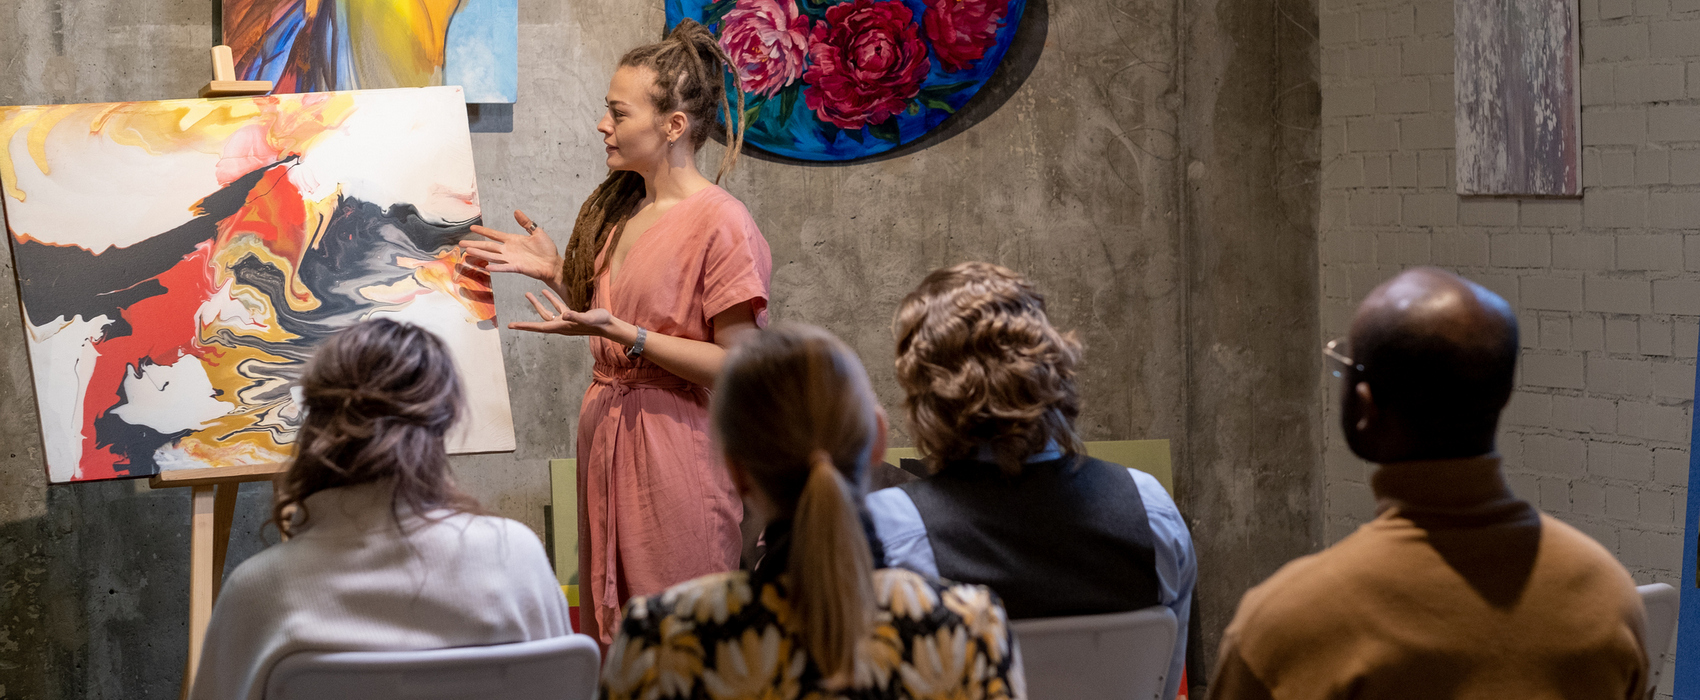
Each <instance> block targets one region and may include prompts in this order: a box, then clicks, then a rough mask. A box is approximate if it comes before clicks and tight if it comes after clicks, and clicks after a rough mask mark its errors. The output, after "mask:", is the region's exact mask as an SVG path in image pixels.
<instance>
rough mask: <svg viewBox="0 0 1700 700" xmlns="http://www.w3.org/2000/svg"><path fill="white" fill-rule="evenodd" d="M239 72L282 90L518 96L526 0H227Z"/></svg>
mask: <svg viewBox="0 0 1700 700" xmlns="http://www.w3.org/2000/svg"><path fill="white" fill-rule="evenodd" d="M223 3H224V4H223V9H224V42H225V43H226V44H229V45H230V49H231V52H232V53H233V54H234V57H235V59H236V73H237V77H238V78H240V79H242V80H269V81H271V82H272V83H273V84H274V85H275V88H276V89H275V90H274V92H278V93H295V92H323V91H331V90H361V89H371V88H401V87H431V86H436V85H459V86H460V87H461V89H462V90H463V91H464V92H465V93H466V101H467V102H474V103H512V102H515V101H517V100H518V98H519V47H518V44H519V1H518V0H316V1H314V2H303V0H223Z"/></svg>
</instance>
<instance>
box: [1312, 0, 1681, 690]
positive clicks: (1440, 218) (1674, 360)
mask: <svg viewBox="0 0 1700 700" xmlns="http://www.w3.org/2000/svg"><path fill="white" fill-rule="evenodd" d="M1580 8H1581V20H1582V35H1581V40H1582V46H1581V49H1582V54H1581V55H1582V68H1581V71H1582V72H1581V76H1582V102H1583V113H1582V141H1583V146H1584V156H1583V171H1582V172H1583V180H1584V184H1585V186H1586V189H1585V195H1584V196H1583V197H1582V198H1581V199H1580V200H1538V199H1524V200H1517V199H1474V198H1470V199H1461V198H1459V197H1457V196H1456V195H1454V194H1453V192H1454V175H1453V138H1454V131H1453V92H1452V72H1453V65H1452V53H1453V43H1452V35H1453V12H1452V3H1451V2H1450V1H1449V0H1391V1H1389V0H1324V2H1323V5H1322V12H1323V14H1322V46H1323V54H1322V55H1323V62H1322V78H1323V83H1322V84H1323V95H1322V96H1323V102H1322V115H1323V117H1322V124H1323V147H1322V149H1323V159H1324V168H1323V172H1324V178H1323V184H1322V238H1321V244H1320V255H1321V265H1320V271H1321V277H1320V278H1321V283H1322V292H1323V300H1322V328H1323V331H1324V333H1323V335H1321V336H1318V342H1321V340H1322V339H1324V338H1327V337H1336V336H1340V335H1344V334H1345V332H1346V327H1347V324H1348V322H1349V320H1350V316H1351V313H1352V309H1353V307H1354V306H1355V304H1356V303H1357V300H1359V299H1361V298H1362V297H1363V295H1364V294H1365V293H1367V292H1368V291H1369V290H1370V289H1372V288H1373V287H1374V286H1375V285H1377V284H1379V283H1380V282H1381V281H1382V280H1384V279H1386V278H1387V277H1389V276H1391V275H1392V274H1393V273H1394V272H1396V271H1397V270H1399V269H1401V268H1403V267H1406V266H1410V265H1426V264H1432V265H1440V266H1443V267H1446V268H1448V269H1451V270H1454V271H1456V272H1458V273H1459V274H1462V275H1465V276H1467V277H1470V278H1471V279H1474V280H1476V281H1478V282H1481V283H1482V284H1484V285H1486V286H1487V287H1489V288H1491V289H1493V290H1494V291H1496V292H1498V293H1499V294H1500V295H1502V296H1504V297H1505V298H1506V300H1507V301H1509V302H1511V304H1512V306H1513V307H1515V308H1516V309H1517V311H1518V319H1519V324H1520V326H1521V330H1522V340H1523V355H1522V363H1521V367H1520V370H1519V377H1518V388H1517V393H1516V395H1515V397H1514V398H1513V399H1512V404H1511V408H1510V410H1509V411H1508V412H1507V413H1506V415H1505V418H1504V421H1503V426H1502V430H1501V438H1500V451H1501V452H1502V453H1503V454H1504V456H1505V461H1506V466H1507V471H1508V472H1509V473H1510V475H1511V477H1510V478H1511V482H1512V485H1513V487H1514V488H1515V489H1516V490H1517V492H1518V494H1519V495H1521V496H1523V497H1524V498H1527V499H1528V500H1530V501H1531V502H1534V503H1537V504H1538V505H1539V506H1540V507H1541V508H1542V509H1544V510H1546V511H1547V512H1549V513H1552V514H1553V515H1555V516H1557V517H1560V518H1563V519H1564V520H1565V521H1567V522H1569V523H1571V524H1573V525H1575V526H1577V527H1578V528H1580V529H1582V530H1583V531H1584V532H1587V533H1588V534H1589V535H1591V536H1593V537H1594V538H1595V539H1597V540H1599V541H1600V542H1601V543H1602V544H1604V545H1605V546H1606V547H1607V548H1609V549H1610V550H1611V551H1612V553H1614V554H1616V555H1617V557H1618V559H1619V560H1620V561H1622V562H1623V563H1624V565H1626V566H1627V567H1629V569H1630V571H1631V572H1632V573H1634V575H1635V578H1636V580H1637V581H1638V582H1641V583H1648V582H1652V581H1664V582H1668V583H1671V584H1673V585H1674V584H1677V583H1678V582H1679V580H1680V579H1681V574H1680V572H1679V569H1680V567H1681V562H1682V552H1681V549H1682V525H1681V523H1682V515H1681V514H1682V511H1683V504H1684V503H1685V502H1686V500H1687V489H1688V439H1689V425H1690V413H1691V411H1692V404H1693V398H1694V365H1695V346H1696V336H1697V334H1700V325H1697V318H1696V317H1697V315H1700V236H1697V235H1693V234H1696V233H1700V230H1697V227H1700V204H1696V203H1697V202H1700V196H1697V195H1700V187H1697V185H1700V106H1696V105H1697V104H1700V101H1697V99H1700V63H1694V61H1696V60H1697V59H1700V21H1696V20H1700V3H1695V2H1683V1H1681V0H1678V1H1677V2H1666V1H1664V0H1638V1H1634V2H1632V1H1630V0H1581V4H1580ZM1685 77H1686V80H1685ZM1335 389H1337V387H1335V388H1334V389H1331V392H1332V391H1333V390H1335ZM1334 404H1335V397H1334V396H1333V395H1332V393H1331V394H1330V396H1328V397H1327V400H1326V401H1325V405H1326V418H1325V422H1326V426H1325V428H1326V429H1325V435H1326V436H1327V439H1326V445H1327V452H1326V456H1325V463H1326V477H1325V478H1326V482H1327V486H1326V496H1325V498H1326V502H1327V506H1326V518H1327V532H1328V538H1329V540H1330V541H1333V540H1336V539H1338V538H1340V537H1343V536H1344V535H1345V534H1347V533H1348V532H1350V531H1351V529H1352V528H1353V527H1355V526H1356V525H1357V524H1358V523H1360V522H1363V521H1364V520H1366V519H1368V518H1369V517H1370V516H1371V513H1372V511H1373V508H1374V504H1373V502H1372V500H1371V497H1370V491H1369V487H1368V486H1367V484H1366V477H1367V476H1368V472H1367V470H1366V466H1365V465H1364V464H1363V463H1362V462H1360V461H1358V460H1357V459H1356V458H1354V457H1353V456H1352V455H1351V453H1350V452H1349V451H1348V450H1347V448H1346V446H1345V444H1344V441H1343V440H1342V438H1341V436H1340V432H1339V429H1338V427H1336V426H1337V415H1336V413H1335V412H1334ZM1666 677H1667V678H1668V677H1669V674H1668V673H1667V674H1666ZM1666 692H1668V690H1667V691H1666Z"/></svg>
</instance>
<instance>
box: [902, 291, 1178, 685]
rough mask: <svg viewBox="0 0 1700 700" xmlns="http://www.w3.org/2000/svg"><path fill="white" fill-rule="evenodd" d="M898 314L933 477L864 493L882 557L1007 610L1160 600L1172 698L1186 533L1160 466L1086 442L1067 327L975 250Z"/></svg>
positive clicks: (1049, 611) (1073, 344)
mask: <svg viewBox="0 0 1700 700" xmlns="http://www.w3.org/2000/svg"><path fill="white" fill-rule="evenodd" d="M894 325H895V331H896V335H897V382H898V384H899V385H901V386H902V387H903V391H904V392H905V394H907V397H906V398H905V400H904V405H905V407H906V408H907V409H908V414H909V426H910V433H911V434H912V435H913V436H914V438H915V444H916V446H917V447H918V448H919V449H920V451H921V453H922V454H923V456H925V457H926V460H927V463H928V466H929V468H931V469H932V471H933V474H932V476H930V477H929V478H926V479H922V480H920V481H915V482H911V483H908V484H904V485H902V486H899V487H897V488H891V489H885V490H883V491H878V492H875V493H874V494H872V495H870V496H869V497H868V509H869V511H870V512H871V513H872V515H873V519H874V525H875V528H876V529H877V531H878V532H879V537H880V540H881V541H882V543H883V545H884V547H885V551H886V557H887V560H888V561H889V562H890V563H891V564H892V565H893V566H906V567H909V568H911V569H914V570H916V571H919V572H921V573H924V574H928V575H931V576H941V577H943V578H946V579H950V580H953V581H963V582H967V583H978V584H983V585H986V586H989V587H990V588H991V589H992V590H994V591H997V592H998V595H1000V596H1002V597H1003V600H1004V605H1005V606H1007V607H1008V609H1009V614H1010V617H1011V618H1013V619H1023V618H1036V617H1061V616H1072V615H1093V614H1099V613H1112V612H1125V611H1129V610H1138V609H1140V608H1146V607H1151V606H1154V605H1164V606H1168V607H1169V608H1170V609H1171V610H1173V611H1174V613H1175V617H1176V618H1177V621H1178V622H1179V623H1180V636H1179V639H1178V640H1177V642H1178V643H1177V644H1176V645H1175V651H1174V660H1173V662H1172V664H1171V665H1170V669H1169V675H1168V690H1167V691H1166V692H1165V694H1164V696H1163V697H1165V698H1172V697H1174V696H1175V690H1176V688H1177V687H1178V686H1179V683H1180V675H1181V673H1180V672H1181V666H1182V662H1183V660H1184V659H1185V655H1186V633H1187V618H1188V616H1189V613H1190V611H1191V608H1192V589H1193V583H1194V582H1195V581H1196V580H1197V577H1198V569H1197V562H1196V560H1195V559H1194V556H1193V551H1192V537H1191V535H1189V534H1188V532H1187V528H1186V524H1185V523H1184V522H1183V521H1182V520H1181V516H1180V513H1179V512H1178V511H1176V510H1175V502H1174V500H1173V499H1171V498H1170V497H1169V494H1168V492H1167V491H1165V490H1164V489H1163V485H1162V484H1161V483H1159V482H1158V481H1157V480H1156V479H1155V478H1152V477H1151V475H1149V474H1146V473H1144V472H1141V471H1137V470H1133V469H1128V468H1126V467H1122V466H1119V465H1116V464H1111V463H1109V462H1104V461H1101V460H1097V459H1092V458H1091V457H1087V456H1086V455H1085V454H1083V452H1084V447H1083V445H1082V444H1081V442H1080V438H1079V437H1077V436H1076V434H1075V428H1074V423H1075V419H1076V417H1077V416H1079V414H1080V394H1079V390H1078V388H1077V386H1076V377H1075V365H1076V364H1077V363H1079V361H1080V352H1081V351H1080V344H1079V343H1078V342H1077V341H1076V340H1075V339H1074V336H1073V334H1072V333H1069V334H1064V333H1061V332H1059V331H1057V329H1056V328H1054V327H1052V326H1051V322H1050V320H1049V319H1047V318H1046V316H1045V297H1044V296H1043V295H1041V294H1040V293H1039V292H1038V291H1037V290H1035V289H1034V288H1033V285H1031V284H1029V283H1028V282H1027V280H1025V279H1023V278H1022V277H1021V276H1020V275H1018V274H1016V273H1015V272H1012V271H1010V270H1008V269H1005V268H1003V267H999V266H997V265H992V264H990V263H983V262H970V263H962V264H960V265H956V266H954V267H950V268H945V269H942V270H938V271H935V272H933V273H932V274H931V275H928V276H927V278H926V279H925V280H923V281H922V282H921V286H920V287H919V288H917V289H916V290H915V291H914V292H912V293H911V294H909V296H908V297H906V298H905V299H904V300H903V303H902V305H901V306H900V307H899V308H898V311H897V319H896V322H895V324H894Z"/></svg>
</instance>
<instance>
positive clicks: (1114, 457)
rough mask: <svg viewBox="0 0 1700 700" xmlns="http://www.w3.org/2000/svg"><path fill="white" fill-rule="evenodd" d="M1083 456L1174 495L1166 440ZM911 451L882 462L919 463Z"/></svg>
mask: <svg viewBox="0 0 1700 700" xmlns="http://www.w3.org/2000/svg"><path fill="white" fill-rule="evenodd" d="M1086 454H1088V455H1091V456H1093V457H1096V458H1098V459H1101V460H1104V461H1106V462H1114V463H1116V464H1120V465H1122V466H1124V467H1130V468H1133V469H1138V470H1139V471H1142V472H1145V473H1146V474H1150V475H1151V476H1154V477H1156V478H1157V482H1158V483H1160V484H1162V485H1163V488H1164V489H1165V490H1167V491H1168V492H1169V495H1170V496H1173V495H1174V494H1175V483H1174V480H1175V474H1174V470H1173V468H1172V467H1171V464H1170V461H1169V441H1168V440H1103V441H1099V442H1088V443H1086ZM920 458H921V456H920V454H919V453H918V452H916V451H915V448H913V447H892V448H888V449H887V450H886V451H885V461H887V462H890V463H892V464H897V463H898V460H900V459H920Z"/></svg>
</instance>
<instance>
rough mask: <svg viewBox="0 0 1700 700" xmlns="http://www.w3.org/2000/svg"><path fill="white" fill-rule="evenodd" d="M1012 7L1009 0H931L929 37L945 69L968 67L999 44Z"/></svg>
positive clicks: (927, 15) (928, 16)
mask: <svg viewBox="0 0 1700 700" xmlns="http://www.w3.org/2000/svg"><path fill="white" fill-rule="evenodd" d="M1008 8H1009V2H1008V0H927V11H926V13H925V14H924V15H923V21H924V23H925V24H926V26H927V39H929V40H930V41H932V43H933V53H934V55H936V56H937V57H938V59H939V63H941V64H943V65H944V69H945V70H947V71H951V72H956V71H960V70H963V69H965V68H968V67H969V66H972V65H973V64H974V62H975V61H978V60H980V59H981V58H982V57H984V56H985V55H986V50H987V49H990V48H992V47H993V46H996V45H997V43H998V28H999V26H1001V25H1002V24H1003V14H1004V10H1006V9H1008Z"/></svg>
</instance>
